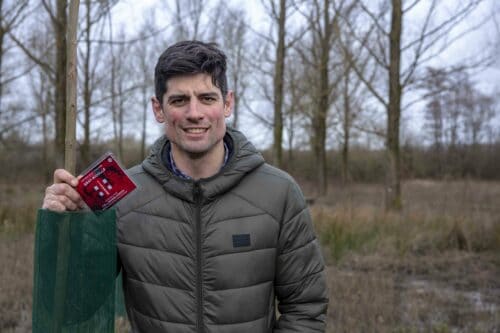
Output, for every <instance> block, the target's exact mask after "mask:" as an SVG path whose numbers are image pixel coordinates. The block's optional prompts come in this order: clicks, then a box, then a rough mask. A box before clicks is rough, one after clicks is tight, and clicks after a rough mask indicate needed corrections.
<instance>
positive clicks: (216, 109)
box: [152, 74, 233, 158]
mask: <svg viewBox="0 0 500 333" xmlns="http://www.w3.org/2000/svg"><path fill="white" fill-rule="evenodd" d="M152 101H153V111H154V114H155V118H156V120H157V121H158V122H160V123H165V127H166V134H167V137H168V139H169V140H170V142H171V143H172V149H173V151H174V153H178V154H185V155H188V156H189V157H191V158H193V157H195V156H196V157H200V156H203V155H206V154H210V153H212V152H214V151H215V149H214V148H216V147H217V145H219V144H220V145H222V138H223V137H224V134H225V133H226V123H225V118H226V117H229V116H230V115H231V111H232V106H233V94H232V92H228V94H227V96H226V99H225V100H224V99H223V98H222V93H221V90H220V89H219V88H218V87H216V86H215V85H214V84H213V83H212V78H211V76H210V75H208V74H193V75H186V76H178V77H174V78H171V79H169V80H168V81H167V91H166V93H165V95H163V104H162V105H161V104H160V102H159V101H158V100H157V99H156V98H154V97H153V100H152Z"/></svg>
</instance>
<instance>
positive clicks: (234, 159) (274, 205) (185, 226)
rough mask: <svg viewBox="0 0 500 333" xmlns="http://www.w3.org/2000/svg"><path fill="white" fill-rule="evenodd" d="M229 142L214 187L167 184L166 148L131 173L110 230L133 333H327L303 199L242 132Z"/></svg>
mask: <svg viewBox="0 0 500 333" xmlns="http://www.w3.org/2000/svg"><path fill="white" fill-rule="evenodd" d="M226 135H228V136H229V138H230V139H231V140H232V143H233V153H232V156H231V157H230V159H229V161H228V163H227V164H226V166H225V167H224V168H222V169H221V171H220V172H219V173H218V174H217V175H215V176H213V177H210V178H207V179H202V180H199V181H192V180H182V179H180V178H179V177H176V176H173V175H172V173H171V172H170V171H168V169H167V168H166V167H165V165H164V164H163V162H162V160H161V152H162V149H163V147H164V146H165V143H166V139H165V138H162V139H160V140H158V141H157V142H156V143H155V145H154V147H153V149H152V153H151V155H150V156H149V157H148V158H146V160H145V161H144V162H143V163H142V165H140V166H136V167H134V168H132V169H131V172H130V174H131V175H132V177H133V179H134V181H135V182H136V183H137V185H138V189H137V190H136V191H134V192H133V194H131V195H129V196H128V197H126V198H125V199H124V200H122V202H120V204H119V205H118V207H117V212H118V217H119V219H118V223H117V226H118V251H119V257H120V261H121V266H122V270H123V288H124V293H125V300H126V306H127V312H128V316H129V319H130V321H131V325H132V329H133V332H140V333H154V332H168V333H188V332H189V333H191V332H193V333H194V332H196V333H202V332H203V333H233V332H237V333H264V332H266V333H271V332H275V333H278V332H281V333H285V332H297V333H308V332H324V330H325V313H326V309H327V304H328V299H327V290H326V283H325V270H324V263H323V259H322V256H321V253H320V247H319V244H318V241H317V239H316V237H315V234H314V231H313V227H312V224H311V219H310V216H309V212H308V209H307V207H306V204H305V201H304V198H303V196H302V193H301V191H300V189H299V187H298V186H297V184H296V183H295V182H294V181H293V180H292V178H291V177H290V176H289V175H287V174H286V173H284V172H283V171H280V170H278V169H276V168H273V167H271V166H270V165H268V164H265V163H264V160H263V158H262V156H261V155H260V154H259V153H258V152H257V151H256V150H255V148H254V147H253V145H252V144H251V143H249V142H248V141H247V140H246V138H245V137H244V136H243V135H242V134H241V133H240V132H237V131H235V130H232V129H228V131H227V134H226ZM275 298H276V299H277V301H278V309H279V312H280V313H281V316H280V317H279V319H277V318H276V316H275Z"/></svg>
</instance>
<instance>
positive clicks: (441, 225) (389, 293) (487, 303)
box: [313, 181, 500, 333]
mask: <svg viewBox="0 0 500 333" xmlns="http://www.w3.org/2000/svg"><path fill="white" fill-rule="evenodd" d="M382 191H383V189H382V188H381V187H379V186H375V185H353V186H350V187H348V188H344V189H343V190H340V189H333V190H331V191H330V192H331V193H333V195H332V196H330V197H329V198H323V199H321V200H319V203H318V204H317V205H315V206H314V207H313V215H314V217H315V222H316V227H317V231H318V234H319V236H320V238H321V240H322V241H323V244H324V247H325V254H326V256H327V260H328V262H329V270H328V279H329V287H330V295H331V303H330V309H329V316H328V320H329V332H401V333H413V332H435V333H441V332H442V333H445V332H464V333H465V332H467V333H468V332H500V280H499V277H500V254H499V250H500V205H499V204H498V203H499V202H500V184H498V183H487V182H470V181H461V182H441V183H438V182H432V181H411V182H406V183H405V186H404V193H405V198H404V200H405V205H404V206H405V209H404V211H403V212H401V214H398V215H388V214H385V213H384V212H383V210H382V209H381V207H382V206H383V192H382Z"/></svg>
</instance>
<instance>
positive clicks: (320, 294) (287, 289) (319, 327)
mask: <svg viewBox="0 0 500 333" xmlns="http://www.w3.org/2000/svg"><path fill="white" fill-rule="evenodd" d="M283 216H284V218H283V221H282V226H281V231H280V236H279V246H280V253H279V256H278V261H277V275H276V281H275V288H276V289H275V291H276V296H277V298H278V310H279V312H280V314H281V316H280V317H279V319H278V320H277V322H276V325H275V328H274V331H273V332H274V333H292V332H296V333H312V332H324V331H325V320H326V311H327V306H328V291H327V287H326V277H325V265H324V261H323V257H322V254H321V250H320V246H319V242H318V240H317V238H316V235H315V233H314V230H313V226H312V222H311V217H310V214H309V210H308V208H307V205H306V203H305V200H304V197H303V195H302V193H301V191H300V189H299V188H298V186H297V185H296V184H295V183H292V185H291V186H290V189H289V191H288V198H287V203H286V206H285V212H284V213H283Z"/></svg>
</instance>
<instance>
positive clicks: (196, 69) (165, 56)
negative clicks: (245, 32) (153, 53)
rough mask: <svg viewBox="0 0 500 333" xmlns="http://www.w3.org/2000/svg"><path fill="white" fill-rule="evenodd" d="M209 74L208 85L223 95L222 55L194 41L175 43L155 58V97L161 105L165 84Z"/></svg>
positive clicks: (224, 76)
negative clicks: (192, 75) (179, 78)
mask: <svg viewBox="0 0 500 333" xmlns="http://www.w3.org/2000/svg"><path fill="white" fill-rule="evenodd" d="M200 73H205V74H209V75H210V76H211V77H212V83H213V84H214V85H215V86H216V87H218V88H219V89H220V90H221V93H222V97H223V98H224V99H225V98H226V94H227V78H226V55H225V54H224V52H222V51H221V50H220V49H219V48H218V47H217V45H216V44H215V43H204V42H200V41H196V40H192V41H182V42H178V43H176V44H174V45H172V46H170V47H169V48H167V49H166V50H165V51H164V52H163V53H162V54H161V55H160V57H159V58H158V62H157V63H156V67H155V94H156V98H158V100H159V101H160V103H163V95H164V94H165V92H166V91H167V81H168V80H169V79H170V78H172V77H175V76H181V75H189V74H200Z"/></svg>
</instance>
